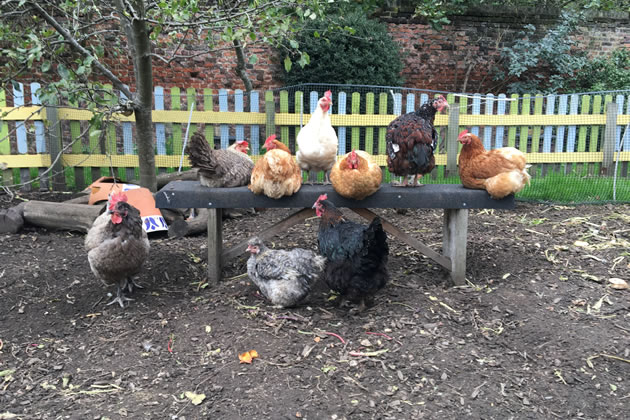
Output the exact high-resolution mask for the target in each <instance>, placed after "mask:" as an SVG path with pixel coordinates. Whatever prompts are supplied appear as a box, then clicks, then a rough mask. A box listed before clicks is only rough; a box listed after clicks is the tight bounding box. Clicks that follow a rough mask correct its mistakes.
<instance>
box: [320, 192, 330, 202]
mask: <svg viewBox="0 0 630 420" xmlns="http://www.w3.org/2000/svg"><path fill="white" fill-rule="evenodd" d="M322 200H328V194H322V195H320V196H319V197H318V198H317V201H318V202H320V201H322Z"/></svg>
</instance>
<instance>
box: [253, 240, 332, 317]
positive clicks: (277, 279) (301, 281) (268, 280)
mask: <svg viewBox="0 0 630 420" xmlns="http://www.w3.org/2000/svg"><path fill="white" fill-rule="evenodd" d="M247 250H248V251H249V252H251V254H252V255H251V256H250V257H249V260H248V261H247V274H248V275H249V278H250V279H251V280H252V281H253V282H254V283H255V284H256V286H258V288H259V289H260V292H261V293H262V294H263V295H265V297H266V298H267V299H269V300H270V301H271V303H273V304H274V305H277V306H282V307H288V306H295V305H296V304H298V303H299V302H300V301H302V300H303V299H304V298H305V297H306V296H307V295H308V294H309V292H310V291H311V286H312V285H313V284H314V283H315V282H316V281H317V280H318V279H319V278H320V276H321V274H322V272H323V271H324V268H325V266H326V258H324V257H322V256H320V255H317V254H316V253H315V252H313V251H309V250H307V249H301V248H295V249H292V250H290V251H285V250H274V249H269V248H267V247H266V246H265V244H264V243H263V242H262V240H260V239H259V238H252V239H250V240H249V242H248V247H247Z"/></svg>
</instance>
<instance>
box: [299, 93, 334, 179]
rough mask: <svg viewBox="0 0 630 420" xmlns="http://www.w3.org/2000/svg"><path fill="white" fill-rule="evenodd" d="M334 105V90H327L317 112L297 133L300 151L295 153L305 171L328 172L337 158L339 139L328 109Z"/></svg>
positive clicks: (318, 103)
mask: <svg viewBox="0 0 630 420" xmlns="http://www.w3.org/2000/svg"><path fill="white" fill-rule="evenodd" d="M331 106H332V92H331V91H329V90H328V91H326V93H324V96H323V97H322V98H320V99H319V101H318V102H317V108H316V109H315V112H313V114H311V118H310V119H309V120H308V123H306V125H305V126H304V127H302V129H301V130H300V132H299V133H298V135H297V145H298V151H297V153H296V154H295V157H296V159H297V162H298V165H300V168H302V169H303V170H305V171H324V172H326V180H327V181H328V179H329V176H328V172H327V171H329V170H330V168H332V167H333V165H334V164H335V162H336V160H337V146H338V144H339V139H338V138H337V133H336V132H335V129H334V128H333V126H332V124H331V122H330V115H328V110H329V109H330V107H331Z"/></svg>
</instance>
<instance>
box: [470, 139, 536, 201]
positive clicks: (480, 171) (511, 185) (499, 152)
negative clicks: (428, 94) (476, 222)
mask: <svg viewBox="0 0 630 420" xmlns="http://www.w3.org/2000/svg"><path fill="white" fill-rule="evenodd" d="M458 140H459V142H460V143H461V144H463V147H462V151H461V153H460V155H459V178H460V179H461V180H462V184H463V185H464V187H466V188H474V189H479V190H484V189H485V190H486V191H488V194H490V196H491V197H492V198H496V199H500V198H503V197H505V196H507V195H509V194H513V193H517V192H519V191H520V190H522V189H523V187H525V184H528V185H529V179H530V176H529V174H528V173H527V166H528V165H527V162H526V161H525V155H524V154H523V152H521V151H520V150H518V149H515V148H513V147H502V148H500V149H494V150H490V151H486V149H484V147H483V144H482V143H481V140H480V139H479V137H477V136H475V135H474V134H472V133H469V132H468V130H464V131H462V132H461V133H460V135H459V137H458Z"/></svg>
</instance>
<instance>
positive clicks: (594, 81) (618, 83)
mask: <svg viewBox="0 0 630 420" xmlns="http://www.w3.org/2000/svg"><path fill="white" fill-rule="evenodd" d="M624 89H630V49H628V48H619V49H617V50H615V51H613V53H612V54H611V55H609V56H608V57H601V58H596V59H594V60H591V61H589V62H588V63H587V64H586V65H585V66H584V67H583V68H582V70H580V72H579V73H578V74H577V78H576V82H575V86H573V90H574V91H576V92H584V91H600V90H624Z"/></svg>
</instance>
